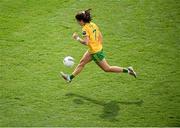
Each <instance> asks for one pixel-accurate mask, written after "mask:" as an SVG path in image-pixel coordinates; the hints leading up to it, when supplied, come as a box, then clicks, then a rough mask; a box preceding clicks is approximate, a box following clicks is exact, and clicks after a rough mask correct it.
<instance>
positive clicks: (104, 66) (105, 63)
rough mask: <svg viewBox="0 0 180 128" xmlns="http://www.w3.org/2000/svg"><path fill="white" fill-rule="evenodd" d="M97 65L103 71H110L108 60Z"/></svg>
mask: <svg viewBox="0 0 180 128" xmlns="http://www.w3.org/2000/svg"><path fill="white" fill-rule="evenodd" d="M97 65H98V66H99V67H100V68H101V69H103V70H108V69H109V67H110V66H109V64H108V62H107V61H106V59H103V60H102V61H100V62H98V63H97Z"/></svg>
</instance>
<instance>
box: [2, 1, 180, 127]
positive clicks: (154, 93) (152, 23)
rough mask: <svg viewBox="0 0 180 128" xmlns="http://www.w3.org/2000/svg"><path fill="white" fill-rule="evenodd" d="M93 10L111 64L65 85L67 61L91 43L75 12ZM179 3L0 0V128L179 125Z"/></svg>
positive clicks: (89, 69)
mask: <svg viewBox="0 0 180 128" xmlns="http://www.w3.org/2000/svg"><path fill="white" fill-rule="evenodd" d="M87 8H92V10H93V11H92V16H93V21H94V22H95V23H96V24H97V25H98V26H99V27H100V29H101V31H102V33H103V36H104V51H105V54H106V59H107V61H108V62H109V63H110V64H111V65H119V66H123V67H127V66H131V65H132V66H133V67H134V68H135V70H136V71H137V73H138V78H137V79H134V78H133V77H131V76H128V75H127V74H108V73H104V72H103V71H102V70H100V68H98V66H97V65H96V64H95V63H94V62H91V63H90V64H88V65H87V66H86V67H85V70H83V72H82V73H81V74H80V75H79V76H78V77H77V78H75V79H74V80H73V82H72V83H71V84H67V83H66V82H65V81H64V80H63V79H61V78H59V72H60V71H65V72H67V73H71V72H72V71H73V69H71V68H66V67H65V66H64V65H63V63H62V60H63V58H64V57H65V56H67V55H71V56H73V57H74V58H75V59H76V64H78V61H79V60H80V58H81V56H82V55H83V53H84V52H85V51H86V47H84V46H82V45H81V44H79V43H77V42H75V41H74V40H72V37H71V35H72V33H73V32H75V31H76V32H78V33H79V34H80V33H81V28H80V26H78V24H77V23H76V21H75V19H74V15H75V14H76V12H78V11H79V10H82V9H87ZM179 12H180V1H179V0H99V1H97V0H0V49H1V50H0V54H1V58H0V126H17V127H18V126H99V127H100V126H106V127H108V126H161V127H163V126H180V109H179V108H180V86H179V85H180V81H179V78H180V69H179V65H180V61H179V57H180V52H179V51H180V45H179V42H180V39H179V35H180V24H179V20H180V13H179Z"/></svg>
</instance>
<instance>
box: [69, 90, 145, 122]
mask: <svg viewBox="0 0 180 128" xmlns="http://www.w3.org/2000/svg"><path fill="white" fill-rule="evenodd" d="M66 96H68V97H75V99H73V102H74V103H76V104H83V103H84V101H88V102H91V103H93V104H96V105H100V106H102V107H103V113H102V114H101V115H100V117H101V118H103V119H107V120H110V121H117V119H116V117H117V116H118V114H119V110H120V107H119V104H124V105H138V106H141V105H142V104H143V101H142V100H137V101H110V102H104V101H98V100H95V99H92V98H89V97H85V96H81V95H79V94H74V93H67V94H66Z"/></svg>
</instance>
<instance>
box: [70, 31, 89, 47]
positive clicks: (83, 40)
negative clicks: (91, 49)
mask: <svg viewBox="0 0 180 128" xmlns="http://www.w3.org/2000/svg"><path fill="white" fill-rule="evenodd" d="M73 38H74V39H75V40H77V41H78V42H80V43H81V44H84V45H88V42H89V37H88V36H84V38H83V39H82V38H80V36H79V35H78V34H77V33H76V32H75V33H73Z"/></svg>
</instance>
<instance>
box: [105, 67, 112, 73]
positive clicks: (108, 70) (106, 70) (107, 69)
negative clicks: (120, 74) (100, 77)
mask: <svg viewBox="0 0 180 128" xmlns="http://www.w3.org/2000/svg"><path fill="white" fill-rule="evenodd" d="M103 70H104V71H105V72H110V71H111V69H110V67H105V68H103Z"/></svg>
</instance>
